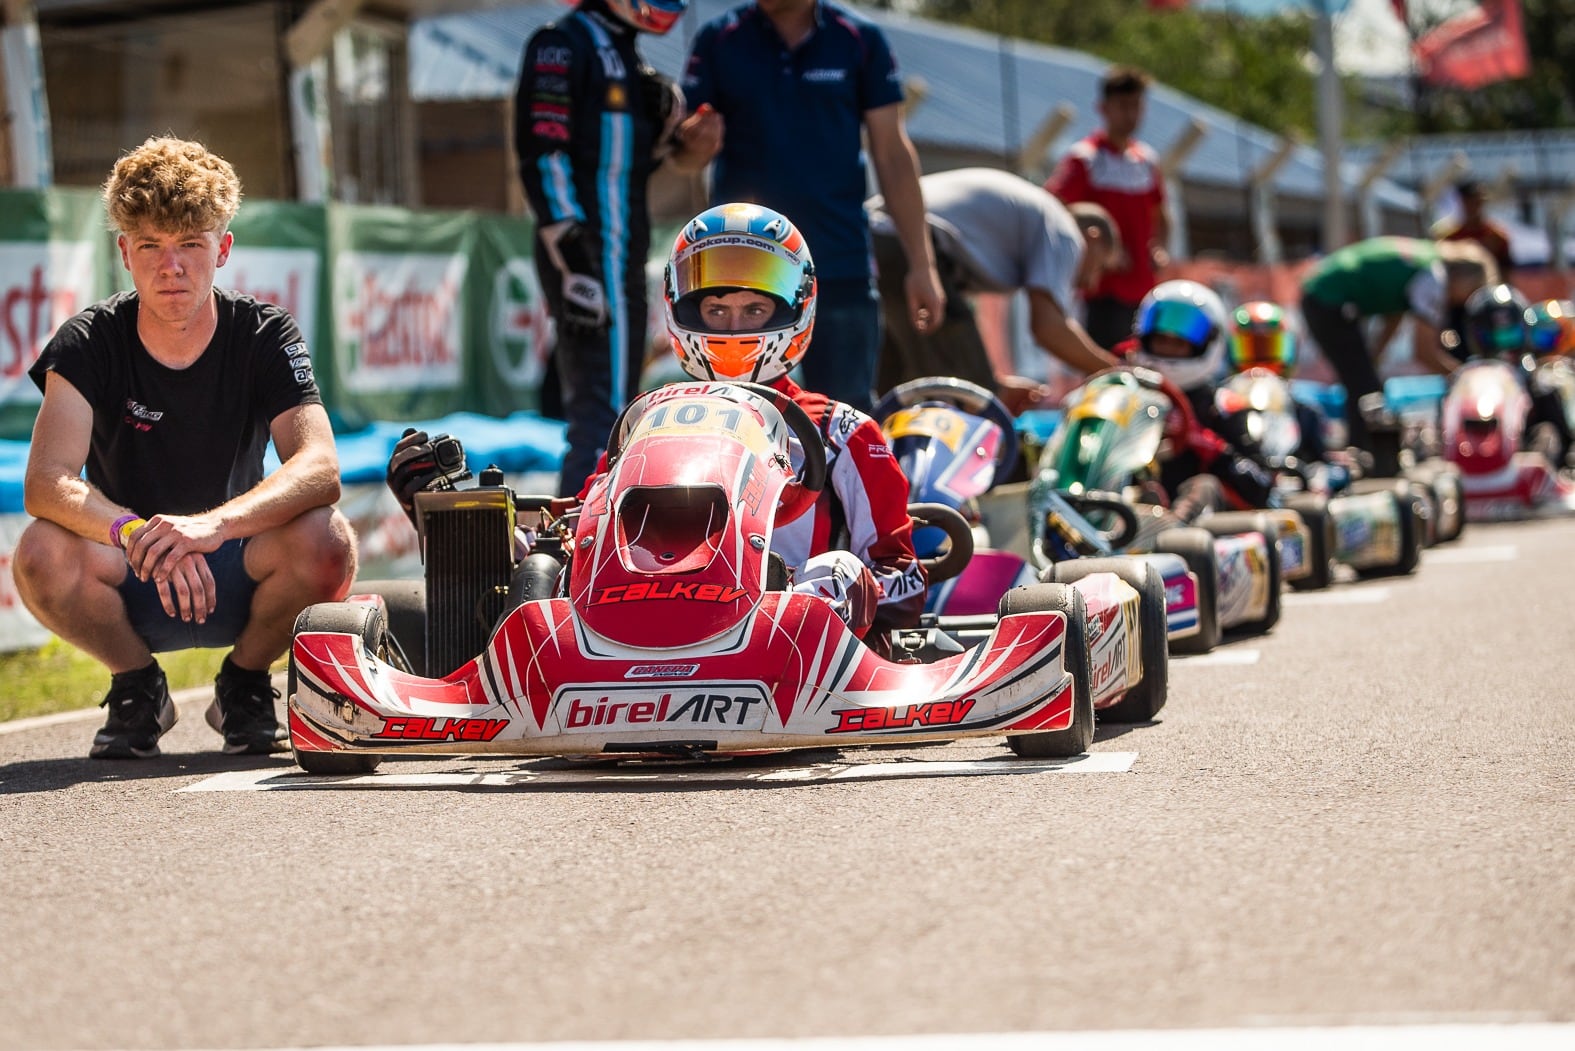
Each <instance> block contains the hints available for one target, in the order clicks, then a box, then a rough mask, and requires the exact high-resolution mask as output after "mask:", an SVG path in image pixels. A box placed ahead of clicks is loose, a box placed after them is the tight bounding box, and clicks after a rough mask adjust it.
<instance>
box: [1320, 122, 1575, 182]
mask: <svg viewBox="0 0 1575 1051" xmlns="http://www.w3.org/2000/svg"><path fill="white" fill-rule="evenodd" d="M1387 148H1388V147H1387V144H1384V143H1370V144H1364V145H1361V146H1353V147H1351V148H1350V151H1349V152H1350V155H1351V157H1352V159H1353V160H1358V161H1361V162H1363V163H1366V162H1369V161H1371V160H1372V159H1373V158H1375V157H1377V156H1379V155H1380V154H1382V153H1383V152H1384V150H1385V149H1387ZM1457 158H1458V160H1459V161H1460V163H1461V165H1463V166H1462V167H1460V168H1459V169H1458V171H1457V172H1456V173H1455V174H1453V175H1451V176H1450V181H1454V180H1455V179H1457V178H1464V177H1467V176H1469V177H1470V178H1473V179H1478V180H1480V181H1481V182H1483V183H1485V184H1487V185H1488V186H1489V187H1492V186H1493V185H1494V184H1496V183H1502V184H1504V185H1505V186H1509V185H1513V186H1514V187H1515V188H1516V189H1518V190H1530V191H1532V192H1537V193H1553V194H1563V193H1568V192H1569V191H1571V190H1575V129H1553V130H1543V131H1506V132H1477V133H1474V134H1470V135H1418V136H1413V137H1412V138H1411V139H1409V140H1408V141H1407V142H1406V144H1405V149H1404V152H1403V153H1401V154H1400V156H1399V158H1398V159H1397V160H1396V161H1395V163H1394V164H1393V165H1392V166H1391V167H1390V168H1389V178H1390V179H1391V180H1393V181H1395V182H1398V183H1401V184H1402V185H1405V186H1407V187H1411V188H1413V189H1420V188H1421V187H1423V186H1425V185H1426V184H1427V183H1428V182H1429V181H1431V180H1432V179H1433V178H1434V177H1435V176H1437V175H1440V174H1443V173H1447V172H1450V171H1451V168H1452V166H1453V165H1454V164H1455V161H1456V159H1457Z"/></svg>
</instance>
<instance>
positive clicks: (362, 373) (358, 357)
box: [334, 252, 466, 393]
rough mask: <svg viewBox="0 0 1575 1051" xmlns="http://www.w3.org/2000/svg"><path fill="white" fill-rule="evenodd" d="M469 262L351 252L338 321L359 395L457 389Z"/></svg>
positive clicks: (340, 275) (342, 277)
mask: <svg viewBox="0 0 1575 1051" xmlns="http://www.w3.org/2000/svg"><path fill="white" fill-rule="evenodd" d="M465 269H466V261H465V257H464V256H461V255H420V254H415V253H411V254H396V253H379V252H345V253H342V254H341V255H340V257H339V259H338V261H337V265H336V281H335V285H336V287H337V288H338V289H340V290H341V291H339V292H337V293H336V295H335V302H334V321H335V323H336V324H337V326H338V330H339V336H340V339H341V341H342V344H343V347H344V349H345V351H346V353H347V360H346V362H345V370H344V374H345V386H346V387H347V388H349V389H350V390H353V391H356V392H357V393H372V392H380V391H396V390H418V389H428V388H432V387H456V386H458V385H459V383H460V381H461V379H462V378H463V377H462V365H463V361H462V353H461V338H460V333H461V330H462V328H463V321H464V319H463V317H462V314H463V309H462V308H463V302H462V300H461V295H460V292H461V290H462V289H463V288H464V285H465Z"/></svg>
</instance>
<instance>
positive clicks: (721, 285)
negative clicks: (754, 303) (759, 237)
mask: <svg viewBox="0 0 1575 1051" xmlns="http://www.w3.org/2000/svg"><path fill="white" fill-rule="evenodd" d="M803 281H804V271H803V268H802V267H801V266H799V264H797V263H794V262H793V261H792V260H790V259H785V258H783V257H782V256H780V255H777V254H776V253H774V252H772V251H770V250H769V249H765V248H757V247H754V246H752V245H747V244H733V245H707V246H705V247H703V248H701V249H700V250H699V251H696V252H692V253H690V254H689V255H686V256H682V257H681V258H678V259H675V260H673V295H674V297H675V298H677V299H684V298H686V297H687V296H689V295H692V294H693V293H695V292H717V293H721V292H727V291H731V290H734V289H740V288H747V289H751V290H752V291H755V292H764V293H765V294H766V295H769V296H775V297H777V298H778V299H780V300H782V302H784V303H788V304H791V305H792V306H794V307H795V308H796V307H797V306H798V305H799V286H800V285H801V284H802V283H803Z"/></svg>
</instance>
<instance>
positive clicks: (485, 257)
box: [0, 190, 552, 438]
mask: <svg viewBox="0 0 1575 1051" xmlns="http://www.w3.org/2000/svg"><path fill="white" fill-rule="evenodd" d="M103 214H104V213H103V205H102V203H101V201H100V200H99V198H98V195H97V194H96V193H95V192H93V191H89V190H82V191H73V190H48V191H42V192H39V191H10V192H0V437H3V438H26V437H27V436H28V434H29V433H30V431H31V428H32V420H33V416H34V415H35V414H36V413H37V409H38V400H39V399H38V392H37V391H36V390H35V389H34V387H33V385H32V382H31V381H30V380H29V379H28V378H27V369H28V367H29V366H31V365H32V363H33V362H34V361H35V360H36V359H37V357H38V354H39V352H40V351H42V350H43V347H44V345H45V344H46V343H47V342H48V340H49V337H50V336H51V335H52V334H53V333H54V331H55V329H56V328H57V327H58V326H59V325H60V323H61V322H62V321H64V320H65V319H66V318H68V317H70V316H71V315H72V314H74V313H76V312H77V311H79V310H81V309H83V308H84V307H86V306H88V305H89V304H91V303H92V302H94V301H95V300H97V299H99V298H101V297H102V296H104V295H106V294H108V293H109V292H110V291H111V290H114V289H124V288H129V287H130V279H129V275H128V274H127V273H126V271H125V269H124V268H123V267H122V266H121V265H120V259H119V254H118V252H117V251H116V249H115V242H114V237H113V235H112V234H111V233H110V232H109V231H108V230H107V228H106V225H105V221H104V218H103ZM533 230H534V227H533V225H532V223H531V222H530V221H529V220H528V219H522V218H515V217H508V216H498V215H485V214H481V213H476V212H418V211H412V210H409V209H402V208H387V207H373V206H358V205H338V204H336V205H328V206H326V207H325V206H322V205H310V204H295V203H290V202H280V201H248V202H246V203H245V204H243V205H242V207H241V210H240V213H239V214H238V215H237V216H236V218H235V221H234V223H233V224H232V226H231V231H232V232H233V233H234V235H235V245H234V248H233V249H232V251H231V254H230V257H229V260H228V261H227V263H226V264H225V266H224V267H223V268H221V269H220V271H219V272H218V275H217V277H216V283H217V284H218V285H220V286H221V287H225V288H233V289H235V290H237V291H240V292H245V293H247V294H249V295H253V296H255V297H257V298H258V299H261V300H265V301H267V302H271V303H277V304H278V305H280V306H282V307H284V308H285V309H286V310H288V311H289V312H290V313H291V315H292V316H294V317H295V319H296V322H297V324H299V325H300V327H301V331H302V332H303V334H304V335H305V336H306V339H307V342H308V345H309V346H310V347H311V349H312V360H313V365H314V367H315V370H316V373H317V382H318V385H319V387H321V389H322V392H323V400H324V402H325V404H326V405H327V406H328V409H329V413H330V415H331V416H332V417H333V420H334V424H335V426H336V428H338V429H340V430H353V429H356V428H359V427H362V426H364V425H365V424H367V423H369V422H372V421H374V420H394V421H399V420H415V419H429V418H432V417H436V416H443V415H447V414H449V413H452V412H477V413H483V414H486V415H491V416H506V415H509V414H511V413H514V412H519V411H522V410H533V409H535V408H537V407H538V405H539V404H540V401H539V395H538V392H539V389H540V386H541V382H542V375H543V371H544V369H545V363H546V358H547V353H548V348H549V346H550V343H551V331H552V330H551V323H550V321H549V318H548V313H547V308H546V303H545V301H544V299H543V297H542V295H541V289H540V287H539V285H538V284H537V281H536V272H535V266H534V264H533V263H532V262H531V244H532V237H533Z"/></svg>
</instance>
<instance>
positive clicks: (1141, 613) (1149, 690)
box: [1050, 558, 1170, 723]
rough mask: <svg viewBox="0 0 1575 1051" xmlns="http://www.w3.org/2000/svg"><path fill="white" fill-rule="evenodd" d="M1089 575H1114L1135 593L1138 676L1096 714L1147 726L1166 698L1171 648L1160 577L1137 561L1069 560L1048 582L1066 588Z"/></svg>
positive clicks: (1058, 566)
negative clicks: (1140, 676)
mask: <svg viewBox="0 0 1575 1051" xmlns="http://www.w3.org/2000/svg"><path fill="white" fill-rule="evenodd" d="M1090 573H1114V574H1115V575H1116V576H1118V577H1120V578H1121V580H1122V581H1123V582H1125V583H1126V584H1127V585H1128V586H1130V587H1131V588H1132V590H1133V591H1136V592H1137V593H1138V631H1139V633H1140V635H1141V636H1142V638H1141V640H1140V641H1139V645H1138V657H1139V659H1140V660H1141V661H1142V664H1143V677H1142V678H1141V679H1139V680H1138V684H1137V685H1136V686H1134V687H1132V688H1131V689H1130V690H1128V691H1127V692H1126V694H1125V695H1124V696H1123V697H1122V698H1121V699H1120V700H1119V701H1117V702H1116V703H1115V704H1112V705H1110V706H1108V707H1106V708H1101V709H1099V712H1098V716H1099V719H1100V720H1101V721H1102V722H1107V723H1146V722H1151V721H1152V720H1153V718H1154V716H1156V715H1158V714H1159V710H1160V709H1161V708H1163V707H1165V699H1166V698H1167V697H1168V696H1169V695H1170V644H1169V641H1168V638H1167V633H1168V625H1167V618H1166V615H1165V578H1164V577H1163V576H1161V575H1160V572H1159V570H1157V569H1155V568H1154V567H1153V566H1152V565H1150V564H1149V563H1147V562H1144V561H1142V560H1141V559H1136V558H1074V559H1071V560H1069V561H1066V562H1057V563H1056V564H1055V565H1053V566H1051V567H1050V579H1052V580H1054V581H1055V582H1056V583H1057V584H1071V583H1072V582H1074V581H1078V580H1082V579H1083V578H1084V577H1086V576H1088V575H1089V574H1090Z"/></svg>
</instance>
